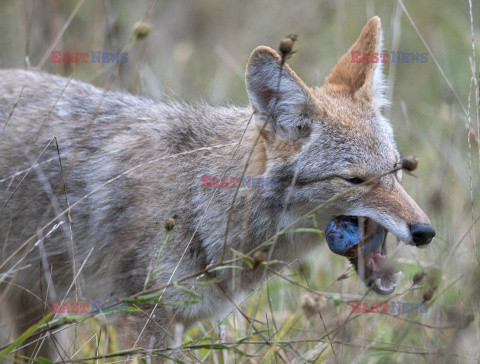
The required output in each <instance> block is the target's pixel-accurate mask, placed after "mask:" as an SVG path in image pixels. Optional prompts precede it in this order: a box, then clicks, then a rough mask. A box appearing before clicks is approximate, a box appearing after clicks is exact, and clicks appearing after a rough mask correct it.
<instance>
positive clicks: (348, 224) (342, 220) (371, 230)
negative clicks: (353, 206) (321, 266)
mask: <svg viewBox="0 0 480 364" xmlns="http://www.w3.org/2000/svg"><path fill="white" fill-rule="evenodd" d="M387 235H388V230H387V229H385V228H384V227H383V226H382V225H380V224H379V223H377V222H375V221H374V220H372V219H370V218H367V217H355V216H338V217H335V218H334V219H333V220H331V221H330V222H329V223H328V226H327V229H326V230H325V238H326V240H327V243H328V247H329V248H330V250H332V251H333V252H334V253H336V254H339V255H342V256H344V257H347V258H348V259H349V260H350V262H351V263H352V264H353V266H354V267H355V270H356V271H357V274H358V276H359V277H360V278H362V280H363V282H364V283H365V285H366V286H367V287H369V288H371V289H372V290H373V291H375V292H377V293H380V294H384V295H387V294H391V293H393V292H394V291H395V287H396V278H397V276H396V274H394V273H393V266H392V265H391V264H390V263H389V262H388V260H387V249H386V243H385V242H386V240H387Z"/></svg>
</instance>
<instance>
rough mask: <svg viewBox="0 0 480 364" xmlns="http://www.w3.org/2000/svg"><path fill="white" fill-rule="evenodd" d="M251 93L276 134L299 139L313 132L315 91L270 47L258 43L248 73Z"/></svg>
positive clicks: (254, 101) (271, 134) (247, 84)
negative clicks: (311, 117)
mask: <svg viewBox="0 0 480 364" xmlns="http://www.w3.org/2000/svg"><path fill="white" fill-rule="evenodd" d="M245 83H246V86H247V92H248V97H249V99H250V102H251V104H252V106H253V107H254V109H255V111H256V113H257V116H258V117H259V119H260V120H261V121H262V125H263V123H265V122H267V125H266V129H265V131H266V132H267V133H268V134H269V135H270V136H272V137H273V138H276V137H280V138H282V139H287V140H296V139H300V138H304V137H307V136H309V135H310V130H311V120H310V118H309V114H310V112H309V111H310V110H311V100H312V96H311V91H310V90H309V88H308V86H306V85H305V84H304V83H303V81H302V80H301V79H300V78H299V77H298V76H297V75H296V74H295V72H293V71H292V69H291V68H290V67H289V66H288V65H287V64H285V65H283V68H282V66H281V58H280V56H279V55H278V54H277V52H275V51H274V50H273V49H271V48H269V47H263V46H262V47H257V48H256V49H255V50H254V51H253V52H252V54H251V55H250V59H249V60H248V64H247V72H246V74H245Z"/></svg>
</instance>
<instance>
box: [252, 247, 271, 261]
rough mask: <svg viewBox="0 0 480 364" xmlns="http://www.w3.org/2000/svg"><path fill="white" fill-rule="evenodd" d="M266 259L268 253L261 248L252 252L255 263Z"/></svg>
mask: <svg viewBox="0 0 480 364" xmlns="http://www.w3.org/2000/svg"><path fill="white" fill-rule="evenodd" d="M267 259H268V254H267V253H266V252H263V251H261V250H258V251H256V252H255V253H254V254H253V260H255V263H257V264H260V263H263V262H266V261H267Z"/></svg>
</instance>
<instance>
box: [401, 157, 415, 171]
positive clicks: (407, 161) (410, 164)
mask: <svg viewBox="0 0 480 364" xmlns="http://www.w3.org/2000/svg"><path fill="white" fill-rule="evenodd" d="M417 167H418V159H417V158H415V157H414V156H408V157H405V158H403V159H402V168H403V169H404V170H406V171H408V172H413V171H414V170H416V169H417Z"/></svg>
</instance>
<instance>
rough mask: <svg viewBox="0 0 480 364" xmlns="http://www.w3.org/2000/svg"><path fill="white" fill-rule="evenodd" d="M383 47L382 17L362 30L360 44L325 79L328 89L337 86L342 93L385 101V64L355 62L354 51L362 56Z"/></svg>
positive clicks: (346, 54)
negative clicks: (356, 94)
mask: <svg viewBox="0 0 480 364" xmlns="http://www.w3.org/2000/svg"><path fill="white" fill-rule="evenodd" d="M381 45H382V23H381V21H380V18H379V17H378V16H374V17H373V18H371V19H370V20H369V21H368V23H367V24H366V25H365V27H364V28H363V29H362V32H361V33H360V36H359V37H358V39H357V41H356V42H355V43H354V44H353V45H352V46H351V47H350V49H349V50H348V51H347V53H345V54H344V55H343V56H342V58H340V60H339V61H338V63H337V64H336V65H335V67H333V69H332V72H331V73H330V75H328V77H327V78H326V79H325V86H329V87H333V88H334V90H336V91H337V92H341V93H347V94H351V95H353V94H355V93H356V92H357V91H359V90H360V91H361V92H363V95H365V96H366V97H367V98H369V99H370V100H372V101H373V100H375V99H376V101H377V102H379V101H382V100H379V99H381V98H382V94H383V89H384V88H385V86H384V81H383V78H382V70H381V66H382V63H381V62H376V63H367V62H363V61H362V62H354V61H353V58H352V57H353V54H354V53H352V52H357V53H358V54H363V53H367V54H370V55H371V54H374V53H377V55H378V52H380V51H381V50H380V48H381Z"/></svg>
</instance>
